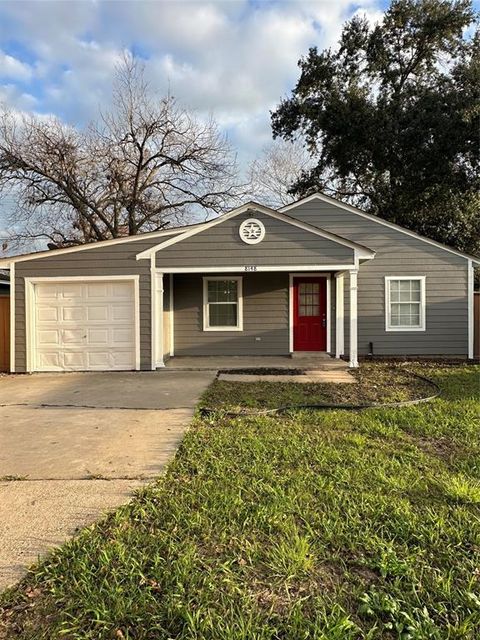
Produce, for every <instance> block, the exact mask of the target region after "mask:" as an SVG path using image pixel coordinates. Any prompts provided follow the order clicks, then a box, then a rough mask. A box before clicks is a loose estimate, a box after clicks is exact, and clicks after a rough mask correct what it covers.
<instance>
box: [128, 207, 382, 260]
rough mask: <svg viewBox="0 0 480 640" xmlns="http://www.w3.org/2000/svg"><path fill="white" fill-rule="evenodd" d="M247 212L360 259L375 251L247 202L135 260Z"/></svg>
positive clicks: (138, 258) (143, 253)
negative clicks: (334, 245) (333, 244)
mask: <svg viewBox="0 0 480 640" xmlns="http://www.w3.org/2000/svg"><path fill="white" fill-rule="evenodd" d="M247 211H258V212H260V213H264V214H265V215H268V216H270V217H272V218H275V219H276V220H280V221H281V222H285V223H286V224H290V225H292V226H293V227H298V228H299V229H303V230H304V231H308V232H309V233H312V234H314V235H317V236H321V237H322V238H326V239H327V240H331V241H332V242H336V243H337V244H341V245H344V246H346V247H349V248H350V249H357V251H358V255H359V257H360V258H361V259H365V260H370V259H372V258H374V257H375V251H372V250H371V249H368V247H364V246H363V245H361V244H358V243H356V242H352V241H351V240H347V239H346V238H343V237H342V236H338V235H336V234H335V233H331V232H330V231H325V230H324V229H319V228H318V227H314V226H312V225H310V224H308V223H306V222H301V221H300V220H296V219H295V218H290V217H289V216H286V215H283V214H282V213H281V212H279V211H275V210H274V209H270V208H269V207H264V206H263V205H260V204H256V203H254V202H249V203H247V204H244V205H242V206H241V207H238V208H237V209H233V210H232V211H229V212H228V213H225V214H224V215H222V216H219V217H218V218H215V219H214V220H210V221H209V222H206V223H205V224H204V225H201V226H199V227H196V228H195V229H190V230H188V231H186V232H185V233H182V234H181V235H177V236H175V237H174V238H170V240H166V241H165V242H162V243H161V244H158V245H156V246H155V247H151V248H150V249H146V250H145V251H142V252H141V253H138V254H137V260H144V259H147V258H150V255H151V254H152V253H157V251H161V250H162V249H166V248H167V247H171V246H172V245H173V244H176V243H177V242H181V241H182V240H186V239H187V238H190V237H192V236H194V235H196V234H197V233H201V232H202V231H205V230H206V229H210V228H212V227H215V226H216V225H217V224H222V223H223V222H226V221H227V220H230V218H234V217H235V216H238V215H240V214H242V213H246V212H247Z"/></svg>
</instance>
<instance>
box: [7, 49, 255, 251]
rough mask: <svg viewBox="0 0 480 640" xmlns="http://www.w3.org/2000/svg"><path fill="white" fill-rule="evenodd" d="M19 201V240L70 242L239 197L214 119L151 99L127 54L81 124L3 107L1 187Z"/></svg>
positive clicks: (151, 225) (165, 220)
mask: <svg viewBox="0 0 480 640" xmlns="http://www.w3.org/2000/svg"><path fill="white" fill-rule="evenodd" d="M7 191H9V192H10V193H13V194H14V195H15V197H16V201H17V206H16V208H15V210H14V211H13V213H12V215H11V220H10V222H11V226H12V228H15V230H16V231H15V233H14V234H13V235H14V236H15V237H16V238H17V240H21V239H25V238H38V237H43V238H45V239H47V240H48V241H49V242H50V243H51V244H56V245H57V246H67V245H70V244H78V243H83V242H93V241H96V240H103V239H106V238H114V237H118V236H121V235H135V234H138V233H141V232H145V231H153V230H157V229H161V228H164V227H165V226H167V225H169V224H171V223H172V222H175V223H179V222H180V223H181V222H184V221H189V220H191V219H192V217H194V216H198V215H201V214H202V212H203V214H205V213H207V212H208V213H210V212H212V211H213V212H215V213H220V212H222V211H225V210H226V209H228V208H231V207H232V206H235V204H237V203H238V202H239V201H240V198H241V197H242V196H243V195H244V193H245V185H243V186H242V185H241V184H240V183H239V180H238V171H237V166H236V158H235V155H234V154H233V152H232V149H231V148H230V146H229V144H228V141H227V140H226V138H225V136H223V135H222V134H221V132H220V131H219V129H218V126H217V124H216V123H215V121H214V120H213V119H209V120H207V121H206V122H204V121H200V120H198V119H197V118H195V117H194V115H193V114H192V113H190V112H188V111H187V110H185V109H182V108H181V107H180V106H179V105H178V104H177V103H176V101H175V99H174V98H173V97H172V96H170V95H168V96H166V97H164V98H162V99H160V100H155V99H154V98H153V97H152V94H151V92H150V90H149V86H148V84H147V82H146V80H145V77H144V69H143V66H142V65H141V64H140V63H139V62H138V61H137V60H136V59H135V58H134V57H133V56H131V55H129V54H126V55H125V57H124V59H123V62H122V64H121V66H120V67H119V68H118V69H117V74H116V79H115V85H114V92H113V107H112V109H111V110H110V111H108V112H104V113H101V114H100V115H99V118H98V120H97V121H96V122H93V123H91V124H90V125H89V126H88V127H87V128H86V129H85V130H83V131H80V130H77V129H74V128H72V127H68V126H66V125H65V124H63V123H62V122H60V121H59V120H58V119H54V118H49V119H45V118H41V117H39V116H35V115H24V116H21V117H19V116H18V115H16V114H14V113H12V112H9V111H8V110H7V109H3V110H1V112H0V194H3V193H5V192H7Z"/></svg>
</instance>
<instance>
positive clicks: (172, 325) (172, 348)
mask: <svg viewBox="0 0 480 640" xmlns="http://www.w3.org/2000/svg"><path fill="white" fill-rule="evenodd" d="M169 297H170V303H169V308H170V315H169V322H170V354H169V355H170V357H171V358H173V356H174V355H175V337H174V332H175V315H174V313H175V311H174V308H173V305H174V297H173V273H171V274H170V288H169Z"/></svg>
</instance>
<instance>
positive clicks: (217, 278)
mask: <svg viewBox="0 0 480 640" xmlns="http://www.w3.org/2000/svg"><path fill="white" fill-rule="evenodd" d="M224 280H235V281H236V283H237V325H236V326H235V327H228V326H227V327H211V326H210V317H209V313H208V305H209V304H232V303H231V302H224V303H222V302H213V303H209V302H208V283H209V282H214V281H216V282H219V281H220V282H221V281H224ZM242 285H243V278H242V276H233V277H229V276H215V277H209V276H205V277H204V278H203V330H204V331H243V286H242Z"/></svg>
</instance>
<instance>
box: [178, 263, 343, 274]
mask: <svg viewBox="0 0 480 640" xmlns="http://www.w3.org/2000/svg"><path fill="white" fill-rule="evenodd" d="M354 266H355V265H354V264H325V265H324V264H299V265H295V264H284V265H265V266H264V265H256V264H244V265H239V266H237V267H235V266H231V265H219V266H215V267H173V268H172V267H168V268H165V271H168V272H169V273H255V272H257V273H258V272H260V271H263V272H266V271H295V269H298V270H299V271H312V272H321V271H348V270H349V269H353V268H354Z"/></svg>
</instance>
